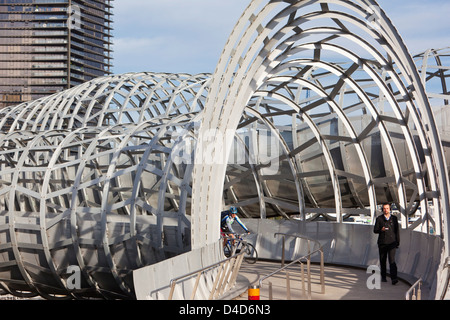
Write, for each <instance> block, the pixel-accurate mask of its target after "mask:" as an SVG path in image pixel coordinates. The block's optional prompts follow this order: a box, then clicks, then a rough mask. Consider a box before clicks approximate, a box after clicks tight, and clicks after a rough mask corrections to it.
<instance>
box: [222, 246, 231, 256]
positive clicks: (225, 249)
mask: <svg viewBox="0 0 450 320" xmlns="http://www.w3.org/2000/svg"><path fill="white" fill-rule="evenodd" d="M231 252H232V251H231V245H230V244H229V243H228V242H227V244H226V245H225V247H223V253H224V255H225V257H227V258H229V257H231Z"/></svg>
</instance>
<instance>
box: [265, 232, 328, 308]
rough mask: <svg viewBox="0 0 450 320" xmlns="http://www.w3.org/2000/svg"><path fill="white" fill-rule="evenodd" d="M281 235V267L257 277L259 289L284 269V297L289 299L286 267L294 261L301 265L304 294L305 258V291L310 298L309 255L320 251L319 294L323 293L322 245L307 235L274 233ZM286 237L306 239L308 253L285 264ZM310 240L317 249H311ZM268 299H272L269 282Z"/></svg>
mask: <svg viewBox="0 0 450 320" xmlns="http://www.w3.org/2000/svg"><path fill="white" fill-rule="evenodd" d="M280 235H281V236H282V237H283V243H282V253H281V268H279V269H277V270H275V271H274V272H272V273H270V274H268V275H266V276H264V277H262V278H260V279H259V289H260V288H262V283H263V282H264V281H265V280H266V279H268V278H270V277H272V276H274V275H276V274H278V273H280V272H281V271H284V270H285V275H286V290H287V292H286V298H287V300H290V299H291V292H290V288H291V285H290V276H289V272H288V268H290V267H292V266H293V265H294V264H296V263H300V267H301V282H302V291H303V294H305V291H306V289H305V275H304V261H305V260H306V272H307V278H306V283H307V287H308V291H307V296H308V299H309V300H311V299H312V290H311V285H312V281H311V256H312V255H314V254H316V253H320V285H321V294H325V272H324V256H323V247H322V245H321V244H320V242H319V241H317V240H314V239H310V238H307V237H302V236H297V235H291V234H284V233H275V235H274V236H275V237H276V236H280ZM286 237H295V238H299V239H303V240H306V241H307V245H308V254H306V255H304V256H301V257H299V258H297V259H295V260H293V261H292V262H290V263H289V264H288V265H285V246H286V244H285V243H286ZM311 242H314V243H315V244H316V245H318V246H319V248H318V249H316V250H314V251H311ZM269 300H272V285H271V283H270V282H269Z"/></svg>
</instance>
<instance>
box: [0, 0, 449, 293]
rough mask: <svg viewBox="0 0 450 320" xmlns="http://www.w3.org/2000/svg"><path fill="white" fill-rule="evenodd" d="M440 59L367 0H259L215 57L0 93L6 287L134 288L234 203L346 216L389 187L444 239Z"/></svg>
mask: <svg viewBox="0 0 450 320" xmlns="http://www.w3.org/2000/svg"><path fill="white" fill-rule="evenodd" d="M447 60H448V49H442V50H428V51H426V52H424V53H422V54H420V55H417V56H415V57H414V58H413V57H411V55H410V54H409V53H408V51H407V49H406V47H405V46H404V44H403V42H402V40H401V38H400V37H399V35H398V34H397V32H396V30H395V28H394V27H393V26H392V24H391V22H390V20H389V19H388V18H387V17H386V15H385V13H384V12H383V11H382V10H381V8H379V7H378V5H377V3H376V2H375V1H369V0H364V1H363V0H361V1H358V0H354V1H345V0H334V1H318V0H311V1H298V2H297V1H290V2H280V1H267V0H266V1H263V0H255V1H252V2H251V3H250V5H249V6H248V8H247V9H246V10H245V12H244V13H243V15H242V16H241V18H240V20H239V21H238V23H237V25H236V27H235V29H234V31H233V32H232V34H231V36H230V38H229V41H228V43H227V44H226V46H225V49H224V51H223V54H222V57H221V59H220V60H219V63H218V65H217V69H216V71H215V72H214V74H199V75H195V76H192V75H188V74H164V73H129V74H123V75H115V76H108V77H102V78H98V79H95V80H92V81H90V82H87V83H85V84H83V85H80V86H77V87H74V88H72V89H69V90H66V91H64V92H61V93H57V94H54V95H52V96H49V97H46V98H42V99H39V100H36V101H32V102H28V103H24V104H22V105H19V106H16V107H10V108H6V109H3V110H1V111H0V128H2V134H1V140H0V144H1V149H0V164H1V168H0V181H1V183H0V209H1V213H0V244H1V246H0V278H1V279H2V280H1V281H2V282H1V285H2V288H3V289H4V290H5V291H7V292H10V293H13V294H16V295H20V294H28V292H29V294H30V295H35V294H40V295H42V296H45V297H47V298H55V297H69V298H73V297H75V298H79V297H87V296H96V297H103V298H115V297H120V298H127V297H133V288H132V282H131V280H130V273H131V271H132V270H135V269H137V268H139V267H142V266H145V265H150V264H153V263H155V262H157V261H161V260H163V259H167V258H170V257H172V256H174V255H177V254H179V253H182V252H185V251H188V250H190V249H192V248H199V247H202V246H203V245H205V244H207V243H213V242H214V241H217V239H218V238H219V234H218V231H219V230H218V224H219V221H218V217H219V216H220V215H219V214H218V213H219V211H220V210H221V209H222V208H223V207H227V206H229V205H232V204H233V205H237V206H238V207H239V208H240V212H241V214H242V215H243V216H246V217H261V218H266V217H269V216H283V217H286V218H290V217H292V216H295V217H298V218H300V219H303V220H308V219H316V218H318V217H325V218H327V219H329V220H335V221H337V222H342V221H344V219H345V218H346V217H347V216H349V215H355V214H356V215H357V214H360V213H364V214H368V215H371V216H372V217H373V216H374V215H375V214H376V210H377V205H378V204H380V203H381V202H384V201H391V202H394V203H396V205H397V207H398V208H399V210H400V212H401V217H402V225H403V226H404V227H407V226H408V223H407V220H408V217H409V216H410V215H411V214H413V213H415V212H416V210H417V209H418V208H419V207H420V208H421V210H420V212H421V219H419V220H418V221H417V222H416V223H415V224H414V225H412V226H410V227H411V228H416V227H417V226H420V227H421V230H422V231H423V232H429V230H430V227H433V229H434V230H435V231H436V232H437V233H438V234H439V235H441V236H442V237H444V238H445V239H447V238H448V229H447V220H448V212H450V211H449V210H448V209H449V208H448V207H449V199H448V173H447V163H446V157H445V151H446V150H445V149H444V148H443V145H442V140H441V138H442V137H444V138H445V139H447V135H446V132H444V133H442V132H443V130H444V129H442V126H439V125H438V123H436V121H435V118H434V114H433V112H437V111H436V110H439V112H442V113H445V109H440V108H439V109H435V110H433V108H432V105H431V104H430V101H431V102H436V104H433V106H435V105H437V106H438V107H441V106H445V105H447V104H448V93H447V84H446V83H447V78H448V76H449V74H448V67H446V66H448V65H450V63H448V61H447ZM431 61H433V62H431ZM424 84H426V85H427V91H426V90H425V86H424ZM427 94H428V96H427ZM439 128H441V129H440V132H439ZM444 131H445V130H444ZM440 134H442V137H441V136H440ZM269 142H270V143H269ZM264 145H266V146H267V145H268V148H271V150H269V152H266V153H264V155H265V156H264V157H263V156H262V154H263V152H262V151H263V149H265V147H264ZM275 146H276V147H275ZM265 151H267V150H265ZM239 156H241V159H239V160H242V159H244V161H233V159H234V158H236V157H238V158H239ZM446 250H447V253H448V249H446ZM447 255H448V254H447ZM73 265H75V266H78V267H79V268H80V271H81V274H82V275H83V277H82V279H83V281H82V288H83V289H81V290H72V289H71V288H69V281H68V277H69V274H67V272H66V270H67V268H68V267H69V266H73Z"/></svg>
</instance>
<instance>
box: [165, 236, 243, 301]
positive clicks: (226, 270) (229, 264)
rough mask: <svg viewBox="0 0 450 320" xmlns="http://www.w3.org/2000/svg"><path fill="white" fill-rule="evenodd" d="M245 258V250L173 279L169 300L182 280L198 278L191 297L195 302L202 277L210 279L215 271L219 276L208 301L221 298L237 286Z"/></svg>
mask: <svg viewBox="0 0 450 320" xmlns="http://www.w3.org/2000/svg"><path fill="white" fill-rule="evenodd" d="M244 245H245V243H244ZM243 257H244V250H241V251H240V252H239V253H236V254H234V255H232V256H231V257H229V258H227V259H224V260H221V261H219V262H217V263H214V264H212V265H210V266H207V267H204V268H201V269H199V270H196V271H193V272H190V273H187V274H185V275H183V276H180V277H177V278H173V279H172V280H171V281H170V293H169V297H168V300H172V299H173V295H174V292H175V287H176V285H177V284H178V283H180V282H181V280H188V279H189V278H194V277H196V279H195V284H194V287H193V290H192V293H191V296H190V300H194V299H195V296H196V293H197V289H198V286H199V283H200V280H201V279H202V277H203V278H204V277H209V276H208V274H210V273H211V272H214V269H216V270H217V271H216V272H217V274H216V275H215V277H214V283H213V285H212V288H211V292H210V293H209V297H208V300H212V299H215V298H218V297H220V296H221V295H222V294H224V293H226V292H227V291H228V290H230V289H231V288H232V287H233V286H234V285H235V283H236V278H237V276H238V272H239V269H240V267H241V264H242V259H243Z"/></svg>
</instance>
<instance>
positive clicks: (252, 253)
mask: <svg viewBox="0 0 450 320" xmlns="http://www.w3.org/2000/svg"><path fill="white" fill-rule="evenodd" d="M224 238H226V239H227V241H226V243H225V245H224V247H223V253H224V254H225V256H226V257H227V258H229V257H231V256H233V255H234V254H236V253H239V252H241V251H242V250H243V251H244V261H245V262H247V263H249V264H254V263H256V261H257V260H258V251H256V249H255V247H254V246H253V245H252V244H251V243H249V242H247V241H245V240H244V239H243V237H242V235H240V234H235V238H232V237H224Z"/></svg>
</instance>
